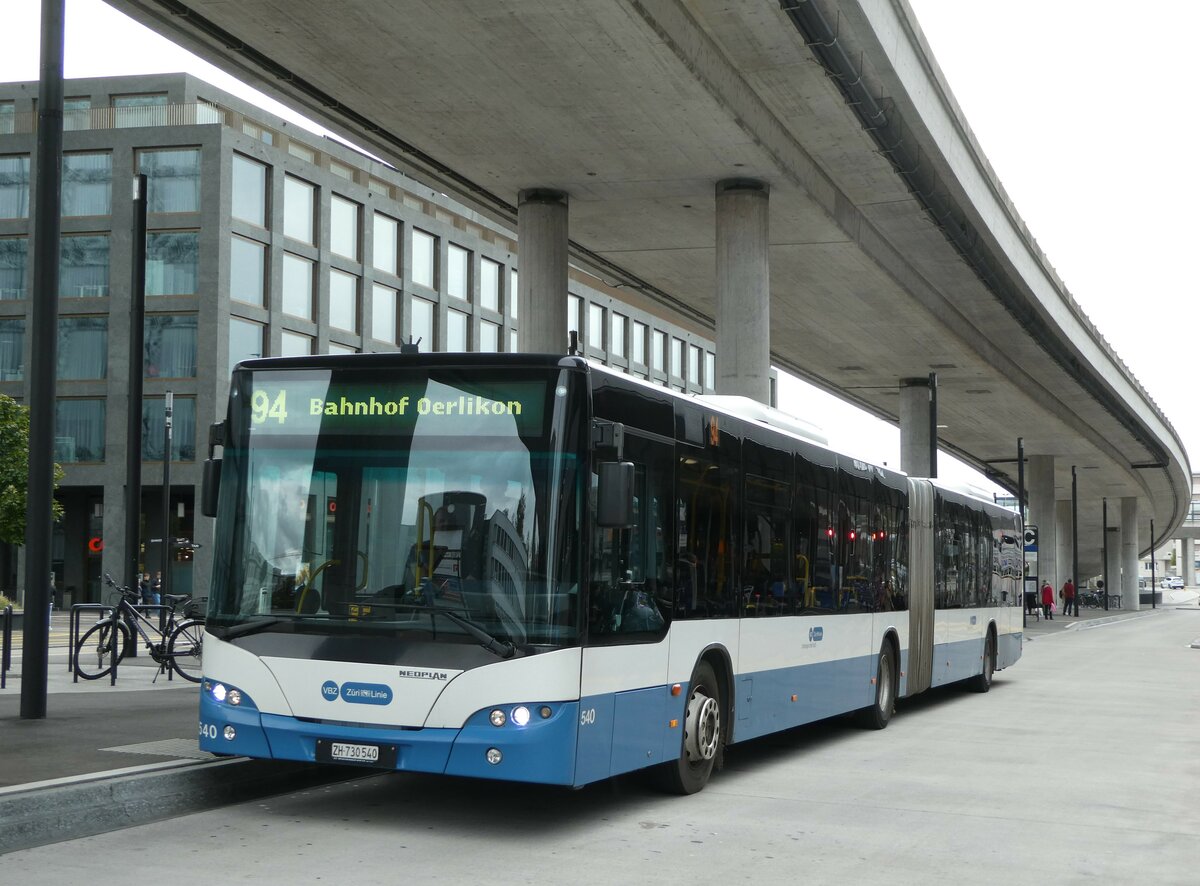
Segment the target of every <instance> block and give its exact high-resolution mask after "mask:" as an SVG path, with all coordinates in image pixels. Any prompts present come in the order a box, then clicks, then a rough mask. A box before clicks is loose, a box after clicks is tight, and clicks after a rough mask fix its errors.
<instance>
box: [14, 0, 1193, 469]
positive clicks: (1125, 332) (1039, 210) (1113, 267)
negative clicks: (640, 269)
mask: <svg viewBox="0 0 1200 886" xmlns="http://www.w3.org/2000/svg"><path fill="white" fill-rule="evenodd" d="M909 3H910V5H911V6H912V7H913V9H914V10H915V11H916V14H917V18H918V20H919V22H920V24H921V28H922V30H923V31H924V32H925V35H926V38H927V39H928V41H929V44H930V46H931V47H932V49H933V53H934V56H935V58H936V59H937V62H938V64H939V65H940V66H941V69H942V71H943V73H944V74H945V77H946V80H947V81H948V83H949V84H950V88H951V90H952V92H953V93H954V95H955V97H956V98H957V100H958V102H959V104H960V106H961V107H962V109H963V111H964V113H965V114H966V117H967V120H968V122H969V124H970V127H971V129H972V130H973V131H974V133H975V136H976V138H977V139H978V141H979V143H980V145H981V146H982V148H983V151H984V153H985V154H986V156H987V157H988V159H989V161H990V162H991V164H992V166H993V168H994V169H995V170H996V173H997V174H998V176H999V177H1000V180H1001V182H1002V183H1003V186H1004V188H1005V190H1006V191H1007V192H1008V195H1009V197H1010V198H1011V199H1012V201H1013V202H1014V204H1015V205H1016V207H1017V211H1018V212H1019V213H1020V215H1021V217H1022V218H1023V219H1024V220H1025V222H1026V224H1027V225H1028V227H1029V229H1030V230H1031V231H1032V232H1033V235H1034V237H1035V238H1036V239H1037V241H1038V244H1039V245H1040V247H1041V248H1042V250H1043V251H1044V252H1045V253H1046V255H1047V256H1048V257H1049V261H1050V263H1051V265H1053V266H1054V267H1055V269H1056V270H1057V272H1058V274H1059V276H1060V277H1061V278H1062V279H1063V281H1064V282H1065V283H1066V285H1067V288H1068V289H1069V291H1070V292H1071V294H1072V295H1073V296H1074V298H1075V300H1076V301H1077V302H1078V303H1079V304H1080V305H1081V306H1082V308H1083V310H1084V311H1085V312H1086V313H1087V314H1088V316H1089V317H1090V318H1091V319H1092V321H1093V322H1094V323H1095V324H1096V326H1097V327H1098V328H1099V329H1100V331H1101V333H1102V334H1103V335H1104V336H1105V337H1106V338H1107V339H1108V341H1109V342H1110V343H1111V344H1112V346H1113V347H1114V348H1115V350H1116V352H1117V354H1118V355H1120V357H1121V358H1122V359H1123V360H1124V361H1125V363H1126V364H1127V365H1128V366H1129V368H1130V369H1131V370H1132V372H1133V374H1134V375H1135V376H1136V377H1137V379H1138V380H1139V381H1140V382H1141V383H1142V384H1143V386H1144V387H1145V388H1146V389H1147V390H1148V391H1149V393H1150V395H1151V396H1152V397H1153V398H1154V400H1155V401H1156V402H1157V403H1158V405H1159V406H1160V408H1161V409H1162V410H1163V411H1164V412H1165V413H1166V415H1167V417H1168V419H1169V420H1170V421H1171V423H1172V424H1173V425H1174V427H1175V429H1176V430H1177V431H1178V432H1179V434H1180V436H1181V437H1182V438H1183V442H1184V445H1185V446H1186V447H1187V448H1188V450H1189V452H1191V453H1196V454H1197V456H1198V457H1200V410H1197V409H1196V407H1195V405H1194V404H1193V402H1192V400H1193V398H1192V391H1191V388H1192V385H1191V384H1190V376H1191V363H1192V359H1191V358H1192V354H1191V352H1190V344H1191V339H1192V338H1193V336H1194V334H1195V331H1196V330H1197V328H1198V323H1200V300H1198V299H1197V294H1198V293H1197V284H1196V282H1195V280H1196V277H1195V273H1194V271H1193V269H1192V267H1190V260H1191V257H1192V253H1193V250H1194V248H1195V247H1194V241H1195V239H1196V225H1195V224H1194V223H1193V222H1192V208H1193V207H1194V206H1196V205H1200V172H1198V170H1200V165H1198V164H1197V162H1196V160H1195V154H1196V147H1195V140H1194V130H1195V126H1194V125H1192V124H1191V123H1190V118H1191V114H1192V107H1191V85H1192V80H1193V78H1192V73H1193V72H1192V70H1191V68H1192V64H1191V59H1192V57H1193V47H1192V46H1191V42H1192V41H1193V40H1194V37H1195V35H1196V34H1197V33H1200V3H1192V2H1185V0H1157V2H1154V0H1146V2H1143V3H1141V4H1139V5H1138V6H1137V12H1138V16H1137V19H1136V21H1131V20H1130V18H1129V16H1128V10H1129V7H1128V5H1127V4H1125V3H1117V2H1116V0H969V2H968V0H909ZM4 5H5V9H4V16H5V20H6V25H7V29H6V30H7V39H6V40H5V44H6V45H5V52H3V53H0V82H3V81H11V80H34V79H37V76H38V66H37V53H38V39H39V37H38V34H39V9H38V7H39V4H38V3H37V2H34V0H6V2H5V4H4ZM180 70H183V71H189V72H191V73H193V74H195V75H197V76H199V77H201V78H202V79H204V80H207V81H208V82H210V83H212V84H214V85H216V86H218V87H220V88H222V89H225V90H226V91H229V92H232V93H235V94H237V95H240V96H243V97H245V98H246V99H248V100H250V101H253V102H255V103H257V104H259V105H261V106H263V107H266V108H267V109H268V110H271V111H272V112H274V113H277V114H279V115H280V116H285V117H287V118H288V119H291V120H295V121H297V122H304V121H303V118H301V117H299V116H298V115H296V114H293V113H290V112H288V111H287V110H286V109H285V108H283V107H282V106H281V105H279V104H278V103H277V102H274V101H272V100H271V99H269V98H267V97H266V96H264V95H262V94H261V93H258V92H256V91H254V90H251V89H249V87H246V86H244V85H242V84H240V83H238V82H237V81H236V80H234V79H233V78H232V77H230V76H229V75H227V74H224V73H222V72H221V71H220V70H218V69H217V68H215V67H213V66H212V65H210V64H207V63H206V62H203V61H201V60H200V59H198V58H196V57H195V56H192V55H191V54H190V53H187V52H185V51H184V50H182V49H179V48H178V47H175V46H173V45H172V44H171V43H169V42H168V41H167V40H165V39H164V38H162V37H159V36H157V35H156V34H154V33H152V32H150V31H148V30H147V29H145V28H143V27H141V26H140V25H137V24H135V23H134V22H132V21H131V20H130V19H128V18H126V17H125V16H123V15H120V14H119V13H117V12H115V11H113V10H112V9H110V8H109V7H108V6H106V5H105V4H103V3H102V2H100V0H67V44H66V72H65V73H66V76H67V77H95V76H108V75H116V74H136V73H154V72H165V71H180ZM308 125H309V126H310V127H311V126H313V125H314V124H312V123H311V122H309V123H308ZM804 388H807V386H804ZM804 388H802V387H801V386H799V385H792V384H787V383H785V384H784V385H782V386H781V405H783V406H785V407H788V406H790V407H791V408H792V409H793V410H794V411H797V412H798V413H804V414H807V415H813V414H814V413H816V414H817V415H818V416H819V417H818V422H819V423H820V424H822V425H823V426H824V427H825V429H826V431H827V433H828V435H829V437H830V440H831V442H832V443H834V444H835V445H836V446H838V447H839V448H844V449H848V450H849V451H851V452H853V453H854V454H856V455H860V456H862V457H864V458H868V459H870V460H872V461H876V462H887V463H889V464H891V465H892V466H894V467H898V465H899V433H898V431H897V430H896V429H895V428H892V427H890V426H887V425H883V424H882V423H878V422H874V421H873V420H866V421H864V420H863V419H862V418H861V417H859V416H858V415H857V414H856V411H854V410H852V409H850V408H848V407H845V406H843V405H842V404H840V403H837V402H836V401H833V400H832V399H831V398H827V397H825V396H824V395H819V394H814V393H811V392H809V391H806V390H805V389H804ZM1197 467H1200V463H1198V465H1197ZM946 473H947V471H946V470H943V475H945V474H946Z"/></svg>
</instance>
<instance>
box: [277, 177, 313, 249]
mask: <svg viewBox="0 0 1200 886" xmlns="http://www.w3.org/2000/svg"><path fill="white" fill-rule="evenodd" d="M316 192H317V189H316V187H315V186H314V185H310V184H309V183H308V182H306V181H301V180H300V179H298V178H293V177H292V176H290V175H285V176H284V177H283V233H284V234H285V235H286V236H288V237H291V238H292V239H293V240H299V241H301V242H302V243H312V244H314V245H315V244H316V242H317V241H316V238H315V237H314V236H313V227H314V226H313V220H314V218H315V215H316V201H317V198H316Z"/></svg>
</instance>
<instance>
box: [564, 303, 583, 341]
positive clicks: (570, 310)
mask: <svg viewBox="0 0 1200 886" xmlns="http://www.w3.org/2000/svg"><path fill="white" fill-rule="evenodd" d="M582 311H583V299H581V298H580V297H579V296H577V295H568V296H567V333H568V334H569V333H571V332H577V333H579V334H580V336H581V337H582V334H583V324H582V322H581V316H580V314H581V312H582Z"/></svg>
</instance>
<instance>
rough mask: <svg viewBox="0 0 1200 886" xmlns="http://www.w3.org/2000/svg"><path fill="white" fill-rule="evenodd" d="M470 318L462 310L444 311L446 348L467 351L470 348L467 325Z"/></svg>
mask: <svg viewBox="0 0 1200 886" xmlns="http://www.w3.org/2000/svg"><path fill="white" fill-rule="evenodd" d="M470 320H471V318H470V317H468V316H467V315H466V314H464V313H463V312H462V311H447V312H446V350H447V351H468V350H470V349H471V341H470V337H469V335H468V334H467V327H468V326H469V325H470Z"/></svg>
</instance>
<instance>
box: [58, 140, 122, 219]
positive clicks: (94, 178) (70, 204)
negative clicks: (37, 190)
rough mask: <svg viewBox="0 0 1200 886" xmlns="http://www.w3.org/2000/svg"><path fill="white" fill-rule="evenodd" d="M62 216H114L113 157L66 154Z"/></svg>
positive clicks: (63, 161) (109, 155) (63, 159)
mask: <svg viewBox="0 0 1200 886" xmlns="http://www.w3.org/2000/svg"><path fill="white" fill-rule="evenodd" d="M62 214H63V215H111V214H112V155H111V154H63V158H62Z"/></svg>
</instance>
